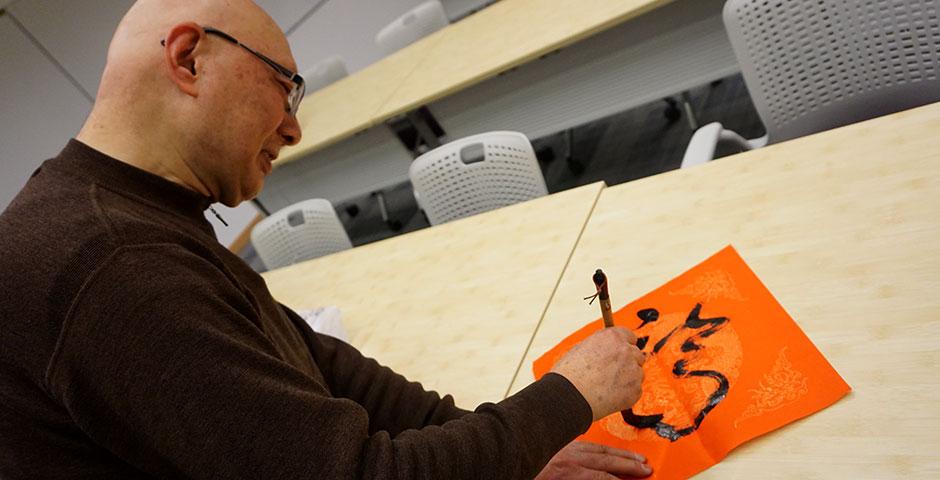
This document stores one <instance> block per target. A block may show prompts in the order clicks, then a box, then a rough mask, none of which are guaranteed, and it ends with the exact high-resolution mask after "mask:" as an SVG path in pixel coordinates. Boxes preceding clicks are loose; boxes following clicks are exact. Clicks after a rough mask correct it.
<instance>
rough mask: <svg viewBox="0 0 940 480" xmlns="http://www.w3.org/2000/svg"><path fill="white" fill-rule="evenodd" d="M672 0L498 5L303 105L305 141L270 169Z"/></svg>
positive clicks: (518, 0)
mask: <svg viewBox="0 0 940 480" xmlns="http://www.w3.org/2000/svg"><path fill="white" fill-rule="evenodd" d="M670 1H671V0H580V1H577V2H567V1H566V2H559V1H557V0H501V1H499V2H497V3H495V4H493V5H491V6H489V7H487V8H485V9H483V10H481V11H480V12H477V13H476V14H474V15H471V16H469V17H467V18H465V19H463V20H461V21H459V22H457V23H454V24H452V25H449V26H447V27H445V28H444V29H442V30H438V31H437V32H435V33H434V34H432V35H430V36H428V37H425V38H423V39H421V40H419V41H418V42H416V43H414V44H411V45H409V46H408V47H406V48H404V49H402V50H400V51H398V52H396V53H394V54H392V55H391V56H389V57H386V58H384V59H382V60H381V61H379V62H377V63H376V64H374V65H372V66H370V67H368V68H366V69H364V70H361V71H359V72H356V73H354V74H352V75H350V76H349V77H346V78H344V79H342V80H340V81H338V82H336V83H334V84H332V85H330V86H328V87H326V88H324V89H322V90H319V91H317V92H314V93H312V94H311V95H310V96H309V97H307V98H306V99H305V100H304V101H303V103H302V104H301V109H300V112H299V113H298V120H299V121H300V124H301V126H302V127H303V139H302V140H301V142H300V143H299V144H298V145H296V146H294V147H291V148H288V149H285V150H284V151H283V154H282V155H281V159H280V160H279V161H278V162H276V163H275V165H276V166H278V165H280V164H283V163H286V162H290V161H293V160H297V159H299V158H302V157H303V156H304V155H307V154H310V153H313V152H315V151H317V150H320V149H322V148H324V147H326V146H329V145H331V144H333V143H335V142H337V141H339V140H342V139H344V138H347V137H350V136H352V135H353V134H355V133H356V132H359V131H362V130H365V129H367V128H369V127H371V126H374V125H377V124H379V123H381V122H384V121H385V120H388V119H389V118H391V117H393V116H395V115H398V114H401V113H405V112H407V111H408V110H412V109H415V108H417V107H420V106H421V105H424V104H426V103H428V102H431V101H433V100H436V99H438V98H441V97H443V96H445V95H449V94H451V93H453V92H455V91H458V90H460V89H462V88H465V87H467V86H469V85H472V84H475V83H478V82H480V81H482V80H485V79H487V78H490V77H492V76H495V75H496V74H498V73H500V72H501V71H505V70H507V69H510V68H512V67H514V66H517V65H520V64H523V63H525V62H528V61H530V60H533V59H535V58H537V57H538V56H539V55H542V54H545V53H548V52H551V51H552V50H555V49H558V48H561V47H563V46H565V45H569V44H572V43H574V42H577V41H578V40H581V39H583V38H585V37H587V36H590V35H592V34H594V33H597V32H599V31H601V30H604V29H607V28H610V27H611V26H613V25H616V24H618V23H621V22H624V21H626V20H628V19H630V18H633V17H636V16H638V15H641V14H642V13H644V12H646V11H649V10H651V9H653V8H656V7H659V6H661V5H663V4H666V3H668V2H670Z"/></svg>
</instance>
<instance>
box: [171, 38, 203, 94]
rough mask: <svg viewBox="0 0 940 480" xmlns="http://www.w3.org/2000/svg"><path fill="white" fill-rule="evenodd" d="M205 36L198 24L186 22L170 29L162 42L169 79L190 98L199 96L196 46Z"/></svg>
mask: <svg viewBox="0 0 940 480" xmlns="http://www.w3.org/2000/svg"><path fill="white" fill-rule="evenodd" d="M205 36H206V33H205V31H204V30H203V29H202V27H200V26H199V25H198V24H196V23H193V22H186V23H181V24H179V25H176V26H174V27H173V28H172V29H170V32H169V33H167V35H166V38H165V39H164V40H163V42H162V43H163V53H164V57H165V63H166V67H167V71H168V72H169V74H170V79H172V80H173V83H174V84H176V86H177V88H179V89H180V90H181V91H182V92H183V93H185V94H187V95H190V96H192V97H196V96H198V95H199V87H198V85H197V84H196V80H197V78H198V68H197V61H196V54H195V52H196V46H197V45H198V44H199V42H201V41H202V40H203V39H205Z"/></svg>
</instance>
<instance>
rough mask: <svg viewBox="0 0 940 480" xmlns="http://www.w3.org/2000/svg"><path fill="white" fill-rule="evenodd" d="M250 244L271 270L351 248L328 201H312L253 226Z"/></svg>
mask: <svg viewBox="0 0 940 480" xmlns="http://www.w3.org/2000/svg"><path fill="white" fill-rule="evenodd" d="M251 243H252V245H254V247H255V250H256V251H257V252H258V256H259V257H261V261H262V262H264V265H265V266H266V267H268V268H270V269H275V268H280V267H284V266H287V265H290V264H292V263H297V262H301V261H304V260H310V259H311V258H317V257H322V256H324V255H329V254H331V253H335V252H339V251H341V250H346V249H348V248H352V242H350V241H349V236H348V235H347V234H346V230H345V229H343V224H341V223H340V221H339V217H337V216H336V211H335V210H333V205H331V204H330V202H329V201H328V200H324V199H322V198H315V199H312V200H304V201H303V202H298V203H295V204H293V205H291V206H289V207H287V208H284V209H281V210H278V211H277V212H275V213H274V214H272V215H271V216H269V217H267V218H265V219H264V220H261V221H260V222H258V224H257V225H255V228H254V229H253V230H252V231H251Z"/></svg>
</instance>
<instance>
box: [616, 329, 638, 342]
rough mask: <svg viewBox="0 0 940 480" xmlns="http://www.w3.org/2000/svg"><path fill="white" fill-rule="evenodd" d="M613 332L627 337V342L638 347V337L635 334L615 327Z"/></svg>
mask: <svg viewBox="0 0 940 480" xmlns="http://www.w3.org/2000/svg"><path fill="white" fill-rule="evenodd" d="M612 329H613V330H616V331H618V332H620V334H621V335H624V336H625V337H626V340H627V342H629V343H631V344H633V345H636V335H634V334H633V332H631V331H630V330H629V329H627V328H623V327H613V328H612Z"/></svg>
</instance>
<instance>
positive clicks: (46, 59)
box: [0, 0, 487, 244]
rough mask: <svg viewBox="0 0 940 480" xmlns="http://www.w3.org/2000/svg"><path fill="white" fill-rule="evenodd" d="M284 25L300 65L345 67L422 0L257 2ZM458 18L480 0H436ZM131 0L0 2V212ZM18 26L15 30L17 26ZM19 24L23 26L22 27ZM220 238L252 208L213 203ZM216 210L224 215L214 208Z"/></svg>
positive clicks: (58, 127) (376, 54) (63, 132)
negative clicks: (336, 62)
mask: <svg viewBox="0 0 940 480" xmlns="http://www.w3.org/2000/svg"><path fill="white" fill-rule="evenodd" d="M257 2H258V4H259V5H261V6H262V7H263V8H265V10H266V11H268V13H269V14H270V15H271V16H272V17H273V18H274V19H275V21H277V22H278V24H279V25H280V26H281V28H283V29H284V30H288V29H292V28H293V30H292V32H291V34H290V35H289V37H288V40H289V41H290V44H291V48H292V49H293V52H294V57H295V58H296V60H297V63H298V66H299V67H300V69H301V70H303V69H306V68H309V67H310V66H312V65H313V64H314V63H316V62H317V61H319V60H321V59H323V58H325V57H327V56H330V55H334V54H339V55H341V56H343V57H344V58H345V59H346V63H347V67H348V69H349V71H350V72H355V71H357V70H361V69H362V68H364V67H366V66H368V65H369V64H371V63H373V62H375V61H377V60H379V59H381V58H382V53H381V51H380V50H379V48H378V47H377V46H376V45H375V43H374V38H375V34H376V33H377V32H378V31H379V30H380V29H381V28H382V27H383V26H385V25H386V24H388V23H389V22H391V21H392V20H394V19H395V18H398V17H399V16H401V15H402V14H403V13H405V12H406V11H408V10H409V9H411V8H413V7H415V6H416V5H418V4H420V3H421V2H422V0H257ZM442 3H443V4H444V8H445V10H446V11H447V13H448V16H450V17H451V18H455V17H458V16H462V15H463V14H464V13H465V12H466V11H467V10H469V9H472V8H474V6H476V5H481V4H484V3H487V0H443V1H442ZM132 4H133V0H0V8H4V7H5V8H6V9H7V14H6V15H3V16H0V124H2V128H0V210H3V209H5V208H6V206H7V204H9V202H10V200H11V199H12V198H13V197H14V196H15V195H16V193H17V191H19V189H20V187H22V185H23V183H25V182H26V179H27V178H28V177H29V175H30V173H32V172H33V171H34V170H35V169H36V167H38V166H39V164H40V163H42V161H43V160H45V159H47V158H50V157H53V156H55V155H56V154H57V153H58V152H59V151H60V150H61V149H62V147H63V146H64V145H65V143H66V142H67V141H68V139H69V138H71V137H73V136H74V135H75V134H76V133H77V132H78V130H79V128H81V125H82V123H83V122H84V119H85V117H86V116H87V115H88V112H89V111H90V109H91V104H92V101H93V99H94V96H95V94H96V93H97V90H98V83H99V80H100V78H101V71H102V69H103V68H104V64H105V58H106V54H107V49H108V44H109V43H110V40H111V34H112V32H113V31H114V28H115V27H117V24H118V22H119V21H120V19H121V17H123V15H124V13H125V12H126V11H127V10H128V9H129V8H130V6H131V5H132ZM18 24H19V25H21V26H22V28H20V26H18ZM24 30H25V32H24ZM217 210H218V211H219V213H220V214H222V215H223V217H224V218H225V219H226V221H228V222H229V224H230V227H227V228H226V227H223V226H222V225H221V223H219V222H218V221H217V220H216V219H215V217H214V216H213V215H211V214H210V215H209V216H208V218H210V221H212V222H213V224H214V225H215V226H216V227H217V233H218V236H219V239H220V241H222V243H224V244H229V243H230V242H231V240H234V238H235V237H237V236H238V234H239V233H240V232H241V230H240V229H239V227H240V226H241V227H244V226H245V225H247V224H248V222H250V221H251V220H252V219H253V218H254V216H255V214H256V211H255V209H254V208H253V207H252V206H251V205H248V204H245V205H242V206H241V207H240V208H239V209H235V210H232V209H227V208H224V207H221V208H217ZM223 212H225V213H223Z"/></svg>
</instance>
